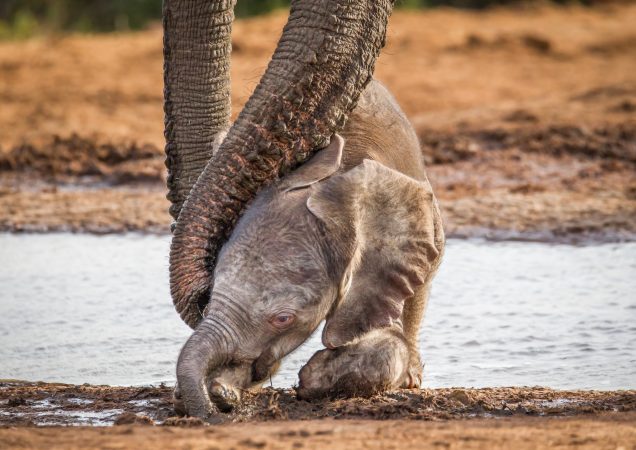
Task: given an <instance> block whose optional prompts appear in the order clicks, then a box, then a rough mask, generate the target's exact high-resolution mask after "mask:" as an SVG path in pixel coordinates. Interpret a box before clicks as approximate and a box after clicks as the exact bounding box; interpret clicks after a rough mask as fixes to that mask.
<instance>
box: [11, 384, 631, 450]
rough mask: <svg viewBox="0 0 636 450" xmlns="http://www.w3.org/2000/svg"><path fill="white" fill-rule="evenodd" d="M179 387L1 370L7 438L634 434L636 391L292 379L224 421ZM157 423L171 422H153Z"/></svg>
mask: <svg viewBox="0 0 636 450" xmlns="http://www.w3.org/2000/svg"><path fill="white" fill-rule="evenodd" d="M171 391H172V390H171V389H170V388H168V387H139V388H127V387H121V388H117V387H109V386H89V385H83V386H73V385H64V384H47V383H26V382H10V381H7V382H0V448H3V446H6V447H7V448H27V447H28V448H70V447H73V448H77V447H82V448H93V447H101V446H103V445H106V444H107V443H108V445H109V446H113V445H114V446H115V447H121V446H124V447H135V448H174V447H175V446H176V445H177V443H178V444H179V446H180V445H181V444H184V445H185V443H186V442H187V443H188V444H189V445H190V448H210V446H212V447H214V446H218V447H219V448H228V447H229V446H235V447H237V448H249V447H256V448H299V447H303V446H306V447H309V448H315V447H316V446H320V445H323V446H324V445H328V446H329V448H362V447H368V446H371V447H374V448H375V447H382V448H391V445H393V446H394V447H393V448H424V447H426V448H428V447H440V446H441V447H462V448H463V447H464V446H465V445H464V444H469V445H467V447H468V448H542V447H546V446H549V445H554V444H555V443H557V442H559V443H560V444H561V445H574V446H577V447H583V448H605V446H607V448H612V449H614V448H617V446H618V445H619V444H628V443H630V442H632V443H633V442H634V439H635V438H636V426H635V425H634V423H636V422H635V421H634V419H636V413H635V412H634V411H636V392H635V391H616V392H598V391H554V390H551V389H545V388H494V389H427V390H421V391H420V390H403V391H398V392H393V393H387V394H384V395H379V396H375V397H372V398H369V399H361V398H359V399H350V400H330V401H322V402H315V403H307V402H304V401H297V400H296V399H295V396H294V392H293V390H273V389H265V390H263V391H261V392H260V393H258V394H250V395H248V396H247V398H246V399H245V402H244V406H243V407H242V408H241V409H240V410H238V411H236V412H235V413H232V414H228V415H223V416H222V417H219V418H218V420H217V422H219V423H220V424H222V425H220V426H218V425H217V426H215V427H207V426H205V425H204V424H203V423H202V422H201V421H200V420H196V419H183V418H179V417H176V416H174V412H173V410H172V407H171ZM555 417H559V418H561V420H555V419H552V418H555ZM575 417H576V419H574V418H575ZM565 418H567V419H565ZM343 419H346V420H343ZM397 419H400V420H399V421H398V420H397ZM449 419H456V420H450V421H449ZM240 422H249V424H247V423H246V424H242V425H241V424H238V423H240ZM263 422H267V423H263ZM431 422H433V423H431ZM112 424H115V425H116V426H115V427H114V428H107V429H94V428H93V429H91V428H80V429H73V430H72V431H71V430H67V429H63V428H49V427H51V426H59V425H63V426H68V425H75V426H86V425H102V426H104V425H112ZM153 425H154V426H161V428H156V427H155V428H152V431H149V429H148V428H145V427H147V426H153ZM33 426H38V428H37V429H34V428H32V427H33ZM42 427H44V428H42ZM369 440H371V441H369ZM630 445H631V444H630ZM526 446H527V447H526ZM625 448H629V447H625Z"/></svg>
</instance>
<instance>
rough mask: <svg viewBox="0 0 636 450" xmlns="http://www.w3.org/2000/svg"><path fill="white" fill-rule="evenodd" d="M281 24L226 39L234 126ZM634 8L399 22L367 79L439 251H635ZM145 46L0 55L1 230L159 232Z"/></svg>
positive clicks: (399, 17)
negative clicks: (400, 144)
mask: <svg viewBox="0 0 636 450" xmlns="http://www.w3.org/2000/svg"><path fill="white" fill-rule="evenodd" d="M284 22H285V14H284V13H281V14H275V15H272V16H268V17H263V18H256V19H251V20H243V21H239V22H237V23H236V26H235V32H234V36H233V40H234V54H233V60H232V84H233V93H232V98H233V109H234V114H236V113H237V112H238V111H239V110H240V108H241V107H242V105H243V103H244V102H245V101H246V99H247V97H248V96H249V94H250V92H251V90H252V89H253V88H254V86H255V85H256V83H257V81H258V79H259V77H260V74H261V73H262V71H263V70H264V69H265V66H266V64H267V61H268V58H269V55H270V54H271V52H272V50H273V47H274V45H275V43H276V41H277V38H278V35H279V33H280V30H281V27H282V25H283V24H284ZM634 22H636V5H633V4H632V5H629V4H627V3H626V4H624V5H620V4H614V5H607V6H605V7H603V6H599V7H595V8H580V7H575V6H572V7H563V8H555V7H547V6H538V7H529V8H525V9H514V10H513V9H510V10H507V9H493V10H489V11H485V12H479V13H475V12H461V11H454V10H446V9H439V10H433V11H427V12H404V11H400V12H397V13H395V14H394V16H393V17H392V19H391V23H390V29H389V34H388V43H387V47H386V48H385V50H384V51H383V54H382V57H381V58H380V60H379V62H378V65H377V72H376V76H377V78H379V79H380V80H382V81H383V82H384V83H385V84H387V85H388V86H389V88H390V89H391V90H392V91H393V92H394V93H395V95H396V97H397V99H398V101H399V102H400V104H401V105H402V106H403V108H404V110H405V111H406V113H407V114H408V115H409V117H410V118H411V120H412V122H413V123H414V125H415V127H416V129H417V131H418V134H419V136H420V140H421V142H422V147H423V152H424V156H425V158H426V160H427V162H428V170H429V174H430V178H431V181H432V183H433V185H434V188H435V190H436V193H437V195H438V197H439V198H440V200H441V205H442V208H443V211H444V216H445V221H446V227H447V231H448V234H449V235H451V236H476V235H478V236H489V237H516V238H523V239H528V238H530V239H532V238H536V239H554V238H559V239H567V240H576V239H586V238H588V237H592V238H595V239H596V238H598V239H602V240H612V239H614V240H616V239H634V237H636V59H635V58H633V55H634V51H636V34H635V33H634V30H633V26H632V25H633V23H634ZM161 46H162V43H161V30H160V28H159V27H155V28H153V29H150V30H148V31H145V32H141V33H128V34H112V35H101V36H70V37H48V38H40V39H33V40H29V41H25V42H5V43H0V101H1V102H2V108H0V230H11V231H48V230H71V231H92V232H122V231H128V230H140V231H151V232H167V230H168V223H169V221H170V220H169V217H168V214H167V212H166V210H167V206H168V205H167V201H166V200H165V199H164V188H163V182H164V177H165V169H164V167H163V152H162V147H163V134H162V131H163V111H162V78H161V73H162V56H161Z"/></svg>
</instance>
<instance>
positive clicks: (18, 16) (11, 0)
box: [0, 0, 593, 39]
mask: <svg viewBox="0 0 636 450" xmlns="http://www.w3.org/2000/svg"><path fill="white" fill-rule="evenodd" d="M553 1H554V2H556V3H583V4H587V3H590V2H592V1H593V0H553ZM161 2H162V0H0V39H24V38H28V37H31V36H34V35H36V34H40V33H47V32H49V33H50V32H60V31H75V32H104V31H124V30H138V29H141V28H143V27H145V26H146V25H147V24H148V23H151V22H155V21H157V20H159V19H160V18H161ZM528 2H529V1H528V0H525V1H524V2H523V3H528ZM530 2H531V1H530ZM510 3H521V2H520V0H397V2H396V4H397V7H399V8H431V7H436V6H453V7H459V8H485V7H488V6H491V5H501V4H510ZM288 6H289V0H238V3H237V6H236V15H237V17H247V16H254V15H258V14H263V13H266V12H269V11H272V10H275V9H279V8H287V7H288Z"/></svg>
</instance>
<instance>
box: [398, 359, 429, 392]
mask: <svg viewBox="0 0 636 450" xmlns="http://www.w3.org/2000/svg"><path fill="white" fill-rule="evenodd" d="M423 369H424V368H423V366H422V360H421V359H420V355H419V354H418V352H417V350H413V351H411V356H410V358H409V366H408V369H407V371H406V377H404V381H403V382H402V386H401V387H403V388H405V389H415V388H419V387H420V385H421V384H422V371H423Z"/></svg>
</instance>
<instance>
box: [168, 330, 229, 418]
mask: <svg viewBox="0 0 636 450" xmlns="http://www.w3.org/2000/svg"><path fill="white" fill-rule="evenodd" d="M234 350H235V343H234V342H231V341H230V340H229V339H228V338H227V337H226V336H224V335H223V334H222V333H221V332H220V329H219V327H217V326H215V324H214V322H213V321H212V320H210V319H206V320H204V321H203V322H202V323H201V324H200V325H199V326H198V327H197V329H196V331H195V332H194V333H193V334H192V336H190V339H188V341H187V342H186V344H185V345H184V346H183V348H182V349H181V353H180V354H179V360H178V362H177V383H178V392H177V393H176V395H175V396H176V398H177V399H178V400H179V401H180V404H181V405H182V408H183V412H184V413H186V414H187V415H189V416H192V417H199V418H201V419H204V420H205V419H209V418H210V417H211V416H212V415H213V414H215V413H217V412H218V411H219V410H221V411H227V410H228V409H231V405H232V404H233V403H235V401H237V400H238V398H236V399H235V398H233V397H236V395H237V394H236V392H234V390H233V389H232V388H231V387H226V386H216V385H215V383H213V384H212V385H211V386H210V387H209V386H208V381H209V375H210V374H211V373H212V372H214V371H215V370H216V369H217V368H219V367H221V366H224V365H226V364H227V363H228V362H229V361H230V360H231V355H232V354H233V353H234ZM210 390H212V392H210ZM211 398H212V399H213V400H214V403H213V402H212V401H211Z"/></svg>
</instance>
